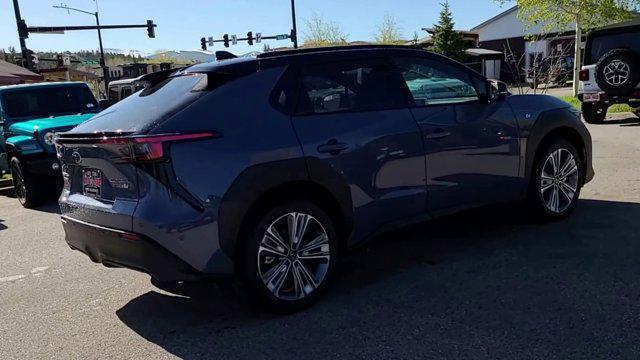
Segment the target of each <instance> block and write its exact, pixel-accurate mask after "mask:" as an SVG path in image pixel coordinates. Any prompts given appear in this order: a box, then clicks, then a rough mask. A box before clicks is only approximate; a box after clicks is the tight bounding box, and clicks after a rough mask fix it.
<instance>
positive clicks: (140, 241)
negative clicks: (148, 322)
mask: <svg viewBox="0 0 640 360" xmlns="http://www.w3.org/2000/svg"><path fill="white" fill-rule="evenodd" d="M56 144H57V151H58V156H59V158H60V159H61V162H62V164H63V165H62V170H63V177H64V190H63V192H62V195H61V197H60V199H59V202H60V206H61V211H62V223H63V226H64V230H65V232H66V241H67V243H68V244H69V245H70V246H71V248H73V249H76V250H79V251H81V252H83V253H85V254H86V255H88V256H89V257H90V258H91V260H93V261H95V262H100V263H102V264H104V265H106V266H109V267H126V268H130V269H135V270H140V271H143V272H146V273H148V274H150V275H151V277H152V278H153V279H155V280H156V281H157V282H161V283H171V282H179V281H196V280H203V279H211V278H217V277H228V276H232V275H238V276H239V277H241V278H242V279H243V280H244V281H245V283H246V285H247V286H246V287H247V289H248V290H249V291H251V292H252V293H253V295H254V296H255V298H256V299H259V300H260V301H261V302H262V303H264V304H266V305H268V306H269V307H270V308H272V309H275V310H279V311H295V310H298V309H301V308H303V307H306V306H308V305H310V304H312V303H313V302H315V301H316V300H318V298H319V297H320V296H321V295H322V294H323V293H324V292H325V291H326V290H327V288H328V287H329V286H330V284H331V281H332V278H333V277H334V274H335V271H336V265H337V261H338V259H339V258H340V256H341V255H342V254H343V253H344V252H345V251H347V250H348V249H350V248H353V247H355V246H358V245H360V244H362V243H363V242H365V241H367V240H368V239H371V238H372V237H373V236H375V235H376V234H379V233H381V232H384V231H388V230H390V229H393V228H397V227H400V226H405V225H407V224H411V223H415V222H422V221H425V220H428V219H432V218H435V217H439V216H443V215H446V214H450V213H454V212H458V211H462V210H465V209H469V208H473V207H478V206H482V205H485V204H489V203H496V202H511V201H519V200H524V199H527V200H528V204H529V205H530V207H531V208H532V209H534V210H535V212H536V213H537V214H539V215H540V216H542V217H544V218H547V219H560V218H563V217H565V216H567V215H568V214H569V213H570V212H571V211H572V210H573V209H574V207H575V206H576V203H577V199H578V196H579V193H580V189H581V187H582V186H583V185H584V184H585V183H586V182H588V181H590V180H591V179H592V178H593V175H594V172H593V168H592V166H591V138H590V135H589V133H588V131H587V130H586V128H585V126H584V125H583V124H582V123H581V121H580V114H579V113H578V112H576V111H575V110H573V109H572V108H571V107H570V106H569V105H568V104H566V103H564V102H562V101H560V100H557V99H555V98H553V97H548V96H539V95H522V96H511V95H510V94H509V93H508V92H507V90H506V87H505V86H504V84H500V83H498V84H496V83H493V82H491V81H488V80H487V79H485V78H484V77H482V76H481V75H479V74H478V73H476V72H474V71H473V70H470V69H468V68H466V67H464V66H463V65H461V64H459V63H457V62H455V61H452V60H450V59H448V58H445V57H442V56H439V55H436V54H432V53H429V52H426V51H423V50H419V49H416V48H412V47H393V46H366V47H340V48H320V49H307V50H296V51H288V52H274V53H268V54H263V55H260V56H258V57H257V58H243V59H232V60H226V61H222V62H218V63H209V64H200V65H194V66H192V67H190V68H187V69H185V70H183V71H181V72H179V73H177V74H173V75H171V76H170V77H168V78H166V79H164V80H162V81H160V82H159V83H156V84H151V86H150V87H148V88H146V89H145V90H142V91H140V92H138V93H136V94H134V95H132V96H130V97H128V98H127V99H125V100H123V101H122V102H120V103H118V104H116V105H114V106H112V107H110V108H108V109H107V110H105V111H102V112H101V113H99V114H98V115H96V116H94V117H93V118H92V119H90V120H89V121H87V122H84V123H83V124H81V125H79V126H78V127H76V128H74V129H73V130H71V131H69V132H66V133H63V134H59V135H58V137H57V140H56Z"/></svg>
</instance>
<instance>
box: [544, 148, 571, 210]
mask: <svg viewBox="0 0 640 360" xmlns="http://www.w3.org/2000/svg"><path fill="white" fill-rule="evenodd" d="M578 181H579V169H578V163H577V161H576V159H575V158H574V156H573V154H572V153H571V152H570V151H569V150H567V149H564V148H560V149H557V150H555V151H554V152H552V153H551V154H550V155H549V157H547V159H546V161H545V162H544V165H543V166H542V173H541V179H540V193H541V194H542V200H543V201H544V203H545V205H546V207H547V209H548V210H549V211H551V212H553V213H557V214H559V213H562V212H564V211H565V210H567V208H569V206H571V204H572V203H573V201H574V199H575V197H576V193H577V191H578Z"/></svg>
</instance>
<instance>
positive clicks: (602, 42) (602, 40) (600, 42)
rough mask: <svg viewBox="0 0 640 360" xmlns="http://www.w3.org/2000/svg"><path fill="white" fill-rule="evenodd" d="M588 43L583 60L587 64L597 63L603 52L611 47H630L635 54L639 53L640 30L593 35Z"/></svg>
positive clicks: (606, 51) (611, 48)
mask: <svg viewBox="0 0 640 360" xmlns="http://www.w3.org/2000/svg"><path fill="white" fill-rule="evenodd" d="M590 45H591V46H590V47H589V50H588V51H587V59H586V60H585V63H586V64H587V65H591V64H595V63H597V62H598V60H600V58H601V57H602V56H603V55H604V54H606V53H608V52H609V51H611V50H613V49H619V48H625V49H631V50H633V51H634V52H635V53H636V54H640V32H638V31H634V32H628V33H620V34H611V35H600V36H595V37H593V38H592V39H591V44H590Z"/></svg>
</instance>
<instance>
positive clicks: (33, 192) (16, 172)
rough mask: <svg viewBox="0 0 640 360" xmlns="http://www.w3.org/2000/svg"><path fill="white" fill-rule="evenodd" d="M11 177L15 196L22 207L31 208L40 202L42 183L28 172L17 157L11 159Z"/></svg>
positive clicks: (41, 198)
mask: <svg viewBox="0 0 640 360" xmlns="http://www.w3.org/2000/svg"><path fill="white" fill-rule="evenodd" d="M11 178H12V181H13V188H14V189H15V192H16V197H17V198H18V201H20V204H21V205H22V206H23V207H25V208H33V207H35V206H37V205H39V204H40V203H42V201H43V200H44V198H43V196H42V185H40V184H38V183H37V181H36V179H35V178H34V177H33V176H31V174H29V172H28V171H27V170H26V169H25V168H24V166H23V164H22V163H20V160H19V159H18V158H13V159H11Z"/></svg>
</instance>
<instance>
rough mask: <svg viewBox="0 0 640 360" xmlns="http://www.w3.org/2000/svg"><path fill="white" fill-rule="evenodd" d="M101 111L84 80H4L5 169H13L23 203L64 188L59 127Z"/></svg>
mask: <svg viewBox="0 0 640 360" xmlns="http://www.w3.org/2000/svg"><path fill="white" fill-rule="evenodd" d="M99 111H100V106H99V104H98V102H97V101H96V98H95V97H94V96H93V94H92V93H91V90H89V87H88V86H87V84H85V83H81V82H65V83H39V84H28V85H10V86H0V125H1V126H0V169H3V170H8V171H10V172H11V176H12V178H13V186H14V187H15V189H16V195H17V197H18V200H20V203H21V204H22V205H23V206H24V207H33V206H36V205H38V204H39V203H41V202H42V201H43V200H44V199H46V198H47V197H53V196H55V195H56V194H59V193H60V190H61V187H62V172H61V170H60V163H59V162H58V159H57V157H56V150H55V146H54V144H53V138H54V135H55V133H57V132H64V131H68V130H70V129H72V128H73V127H75V126H76V125H78V124H80V123H82V122H84V121H86V120H88V119H89V118H91V117H92V116H93V115H95V114H96V113H97V112H99Z"/></svg>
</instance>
